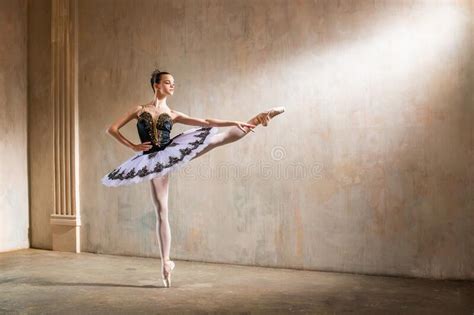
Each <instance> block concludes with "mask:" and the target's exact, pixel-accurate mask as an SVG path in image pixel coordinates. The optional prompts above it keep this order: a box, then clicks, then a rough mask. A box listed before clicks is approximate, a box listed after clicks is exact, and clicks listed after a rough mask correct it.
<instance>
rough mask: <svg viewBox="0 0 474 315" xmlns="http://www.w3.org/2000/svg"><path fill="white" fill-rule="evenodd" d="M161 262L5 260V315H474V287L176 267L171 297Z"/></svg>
mask: <svg viewBox="0 0 474 315" xmlns="http://www.w3.org/2000/svg"><path fill="white" fill-rule="evenodd" d="M159 266H160V261H159V260H158V259H151V258H137V257H122V256H109V255H95V254H89V253H81V254H72V253H59V252H52V251H44V250H34V249H27V250H20V251H14V252H9V253H1V254H0V313H1V314H5V313H6V314H10V313H12V314H17V313H20V314H72V313H73V314H137V313H141V314H229V313H231V314H234V313H235V314H288V313H300V314H344V313H355V314H359V313H364V314H366V313H371V314H372V313H378V314H469V315H472V314H474V282H472V281H433V280H423V279H409V278H395V277H380V276H364V275H353V274H342V273H329V272H314V271H297V270H289V269H271V268H261V267H246V266H236V265H223V264H210V263H196V262H187V261H176V269H175V270H174V271H175V272H174V273H173V276H172V287H171V288H168V289H167V288H163V287H162V282H161V279H160V275H159Z"/></svg>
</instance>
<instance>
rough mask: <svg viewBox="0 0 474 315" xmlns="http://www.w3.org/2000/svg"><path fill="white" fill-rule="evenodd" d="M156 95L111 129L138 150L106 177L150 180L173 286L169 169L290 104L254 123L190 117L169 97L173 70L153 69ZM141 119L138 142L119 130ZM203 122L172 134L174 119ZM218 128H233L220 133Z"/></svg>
mask: <svg viewBox="0 0 474 315" xmlns="http://www.w3.org/2000/svg"><path fill="white" fill-rule="evenodd" d="M150 83H151V87H152V89H153V93H154V97H153V100H152V101H150V102H149V103H147V104H143V105H137V106H133V107H132V108H131V109H130V110H129V111H127V112H126V113H125V114H123V115H122V116H121V117H119V118H118V119H117V120H116V121H115V122H114V123H113V124H112V125H111V126H110V127H109V128H108V129H107V133H108V134H109V135H111V136H112V137H113V138H115V139H116V140H117V141H118V142H120V143H121V144H123V145H125V146H127V147H129V148H131V149H132V150H133V151H135V152H137V153H136V154H135V155H134V156H132V157H131V158H129V159H128V160H126V161H125V162H123V163H122V164H121V165H120V166H118V167H117V168H115V169H114V170H113V171H111V172H109V173H108V174H106V175H105V176H104V177H103V178H102V179H101V182H102V183H103V184H104V185H106V186H111V187H116V186H121V185H129V184H134V183H140V182H142V181H145V180H149V181H150V188H151V196H152V201H153V204H154V209H155V214H156V218H157V220H156V231H155V232H156V236H157V239H158V241H159V244H160V254H161V276H162V279H163V284H164V286H165V287H167V288H169V287H170V286H171V272H172V271H173V269H174V268H175V263H174V262H173V261H172V260H170V247H171V229H170V225H169V222H168V191H169V173H170V172H171V171H173V170H177V169H179V168H181V167H183V166H184V165H185V164H186V163H188V162H189V161H191V160H193V159H195V158H197V157H199V156H202V155H203V154H205V153H206V152H209V151H210V150H212V149H214V148H217V147H219V146H222V145H225V144H228V143H231V142H234V141H237V140H239V139H242V138H243V137H244V136H245V135H247V134H248V133H250V132H255V131H254V130H253V129H254V128H255V127H257V126H258V125H260V124H261V125H263V126H267V125H268V123H269V121H270V120H271V119H272V118H273V117H275V116H277V115H279V114H281V113H283V112H284V111H285V108H284V107H274V108H271V109H269V110H267V111H264V112H261V113H259V114H257V115H256V116H254V117H252V118H251V119H250V120H249V121H248V122H241V121H233V120H220V119H212V118H207V119H202V118H195V117H190V116H188V115H186V114H184V113H182V112H179V111H176V110H172V109H171V108H170V107H169V106H168V104H167V98H168V97H169V96H172V95H173V94H174V90H175V87H176V86H175V81H174V78H173V76H172V75H171V74H170V73H169V72H161V71H159V70H155V71H153V73H152V74H151V79H150ZM133 119H137V130H138V135H139V138H140V143H138V144H134V143H132V142H131V141H129V140H128V139H127V138H125V137H124V136H123V135H122V134H121V133H120V132H119V129H120V128H121V127H123V126H124V125H125V124H127V123H128V122H130V121H131V120H133ZM176 123H181V124H185V125H191V126H197V127H195V128H192V129H188V130H186V131H184V132H182V133H180V134H178V135H177V136H175V137H173V138H170V133H171V129H172V127H173V125H174V124H176ZM217 127H231V128H229V129H227V130H225V131H223V132H220V133H218V132H217V130H218V128H217Z"/></svg>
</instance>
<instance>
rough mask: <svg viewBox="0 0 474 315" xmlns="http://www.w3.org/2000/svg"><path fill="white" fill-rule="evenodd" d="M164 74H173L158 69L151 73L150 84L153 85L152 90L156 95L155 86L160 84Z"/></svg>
mask: <svg viewBox="0 0 474 315" xmlns="http://www.w3.org/2000/svg"><path fill="white" fill-rule="evenodd" d="M162 74H171V73H169V72H165V71H160V70H158V69H155V71H153V72H152V73H151V78H150V83H151V88H152V89H153V93H155V87H154V86H153V84H155V83H160V81H161V75H162Z"/></svg>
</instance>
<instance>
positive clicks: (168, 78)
mask: <svg viewBox="0 0 474 315" xmlns="http://www.w3.org/2000/svg"><path fill="white" fill-rule="evenodd" d="M155 88H156V89H157V90H158V91H159V93H161V94H163V95H173V93H174V88H175V83H174V78H173V76H172V75H171V74H163V75H161V81H160V83H157V84H155Z"/></svg>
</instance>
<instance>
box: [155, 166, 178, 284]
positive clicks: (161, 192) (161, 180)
mask: <svg viewBox="0 0 474 315" xmlns="http://www.w3.org/2000/svg"><path fill="white" fill-rule="evenodd" d="M150 185H151V196H152V200H153V204H154V206H155V207H154V208H155V213H156V230H155V232H156V237H157V239H158V243H159V245H160V253H161V265H162V276H163V282H164V283H165V286H166V287H169V286H170V272H171V270H172V269H173V268H174V263H173V262H172V261H171V260H170V249H171V229H170V224H169V220H168V191H169V176H168V175H165V176H161V177H156V178H153V179H152V180H151V181H150Z"/></svg>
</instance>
